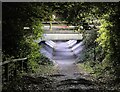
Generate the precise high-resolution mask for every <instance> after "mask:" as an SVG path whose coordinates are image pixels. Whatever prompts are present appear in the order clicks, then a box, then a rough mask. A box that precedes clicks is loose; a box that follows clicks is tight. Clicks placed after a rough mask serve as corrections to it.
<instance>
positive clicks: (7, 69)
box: [5, 63, 9, 81]
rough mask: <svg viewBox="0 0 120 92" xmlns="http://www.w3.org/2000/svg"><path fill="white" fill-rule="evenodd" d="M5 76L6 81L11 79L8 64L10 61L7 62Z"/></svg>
mask: <svg viewBox="0 0 120 92" xmlns="http://www.w3.org/2000/svg"><path fill="white" fill-rule="evenodd" d="M5 78H6V81H9V66H8V63H7V64H5Z"/></svg>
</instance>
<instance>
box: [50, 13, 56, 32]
mask: <svg viewBox="0 0 120 92" xmlns="http://www.w3.org/2000/svg"><path fill="white" fill-rule="evenodd" d="M54 19H55V15H52V16H51V17H50V31H52V21H54Z"/></svg>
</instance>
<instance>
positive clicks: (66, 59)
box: [39, 40, 84, 64]
mask: <svg viewBox="0 0 120 92" xmlns="http://www.w3.org/2000/svg"><path fill="white" fill-rule="evenodd" d="M39 45H41V46H42V48H41V49H40V53H41V54H43V55H45V56H46V57H47V58H49V59H50V60H51V61H53V63H54V64H71V63H75V62H76V60H77V58H78V57H79V56H80V54H81V52H82V50H83V48H84V46H83V42H82V41H80V40H66V41H63V40H62V41H58V40H57V41H55V40H54V41H53V40H47V41H41V42H40V43H39Z"/></svg>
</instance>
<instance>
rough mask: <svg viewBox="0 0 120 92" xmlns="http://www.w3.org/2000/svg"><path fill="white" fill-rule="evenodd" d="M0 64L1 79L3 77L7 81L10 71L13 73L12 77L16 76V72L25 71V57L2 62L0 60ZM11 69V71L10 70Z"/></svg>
mask: <svg viewBox="0 0 120 92" xmlns="http://www.w3.org/2000/svg"><path fill="white" fill-rule="evenodd" d="M10 64H12V68H13V67H14V68H13V69H12V68H10ZM0 66H2V71H3V72H2V79H3V78H4V79H5V80H6V81H9V77H10V75H11V73H13V75H12V77H16V75H17V72H18V70H19V72H23V71H25V72H27V58H20V59H13V60H8V61H4V62H0ZM10 70H12V71H10Z"/></svg>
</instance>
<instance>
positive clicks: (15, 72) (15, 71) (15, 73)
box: [14, 62, 17, 77]
mask: <svg viewBox="0 0 120 92" xmlns="http://www.w3.org/2000/svg"><path fill="white" fill-rule="evenodd" d="M16 69H17V62H15V69H14V77H16V75H17V70H16Z"/></svg>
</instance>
